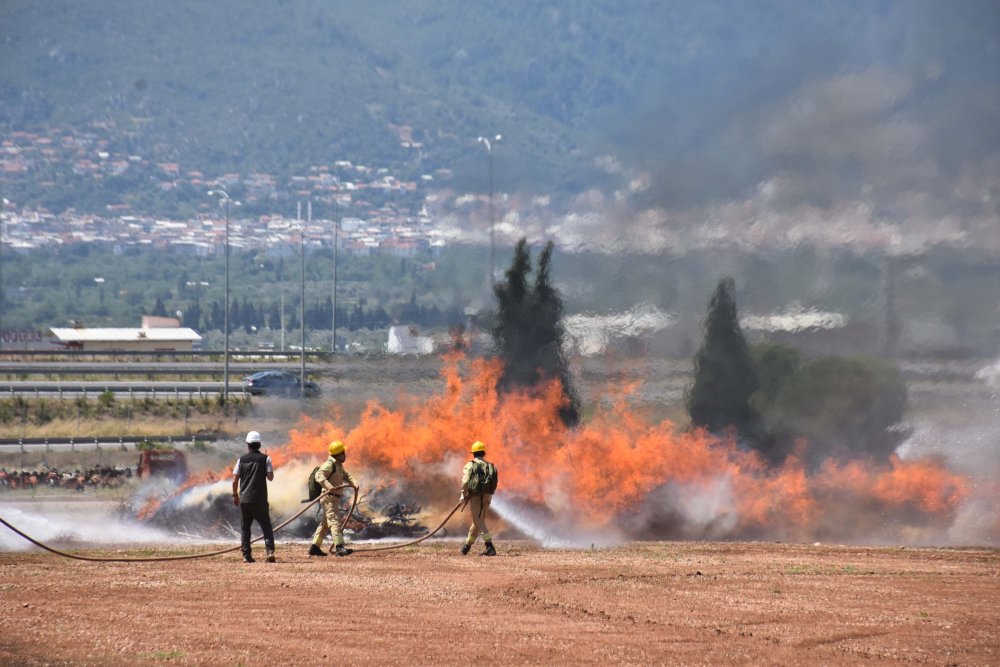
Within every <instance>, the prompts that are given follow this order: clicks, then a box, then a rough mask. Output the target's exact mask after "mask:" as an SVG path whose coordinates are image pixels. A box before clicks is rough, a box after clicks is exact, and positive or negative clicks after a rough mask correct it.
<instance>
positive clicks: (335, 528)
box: [312, 456, 357, 547]
mask: <svg viewBox="0 0 1000 667" xmlns="http://www.w3.org/2000/svg"><path fill="white" fill-rule="evenodd" d="M316 482H318V483H319V485H320V486H322V487H323V490H324V491H327V490H329V489H332V488H333V487H335V486H340V485H341V484H350V485H352V486H357V482H355V481H354V478H353V477H351V473H349V472H347V471H346V470H344V465H343V464H342V463H339V462H338V461H337V460H336V459H334V458H333V457H332V456H331V457H330V458H328V459H327V460H326V462H325V463H323V465H321V466H320V467H319V470H317V471H316ZM343 492H344V489H340V490H339V491H334V492H333V493H331V494H328V495H325V496H323V498H322V499H321V500H320V501H319V505H320V508H321V509H322V510H323V517H322V519H320V522H319V525H318V526H316V532H315V533H313V539H312V542H313V544H315V545H316V546H317V547H321V546H323V538H325V537H326V534H327V533H329V532H331V531H332V532H333V544H334V546H336V545H340V544H343V543H344V531H343V530H342V528H341V526H342V525H343V523H344V515H345V514H347V510H346V509H344V508H343V507H341V506H340V500H341V497H342V495H343Z"/></svg>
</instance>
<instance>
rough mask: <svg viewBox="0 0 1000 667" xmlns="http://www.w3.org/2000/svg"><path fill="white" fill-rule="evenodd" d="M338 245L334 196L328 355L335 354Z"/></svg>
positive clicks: (338, 227) (338, 212)
mask: <svg viewBox="0 0 1000 667" xmlns="http://www.w3.org/2000/svg"><path fill="white" fill-rule="evenodd" d="M339 245H340V204H339V202H338V201H337V197H336V195H334V197H333V322H332V323H331V326H330V329H331V332H330V335H331V337H332V339H333V340H332V341H331V345H330V353H331V354H337V273H338V270H337V269H338V266H337V264H338V257H337V250H338V248H337V246H339Z"/></svg>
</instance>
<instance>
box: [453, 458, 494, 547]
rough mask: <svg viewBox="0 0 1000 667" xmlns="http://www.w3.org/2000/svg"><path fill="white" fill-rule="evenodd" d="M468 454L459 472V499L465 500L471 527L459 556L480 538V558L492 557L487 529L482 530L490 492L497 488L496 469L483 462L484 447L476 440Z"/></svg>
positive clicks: (491, 493)
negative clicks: (467, 460)
mask: <svg viewBox="0 0 1000 667" xmlns="http://www.w3.org/2000/svg"><path fill="white" fill-rule="evenodd" d="M469 451H470V452H471V453H472V460H471V461H469V462H468V463H466V464H465V468H463V469H462V497H461V499H462V500H465V499H468V501H469V502H468V507H469V510H470V511H471V512H472V526H470V527H469V536H468V537H467V538H465V544H463V545H462V555H463V556H465V555H466V554H468V553H469V551H470V550H471V549H472V545H473V544H475V543H476V538H477V537H479V536H480V535H482V536H483V542H485V543H486V550H485V551H483V552H482V553H481V554H479V555H480V556H496V555H497V550H496V549H495V548H494V547H493V536H492V535H490V529H489V528H487V527H486V510H488V509H489V507H490V501H491V500H492V499H493V492H494V491H496V488H497V467H496V466H495V465H493V464H492V463H490V462H489V461H487V460H486V445H484V444H483V443H482V442H480V441H478V440H477V441H476V442H474V443H472V447H471V448H470V450H469Z"/></svg>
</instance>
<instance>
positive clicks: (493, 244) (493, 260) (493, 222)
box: [476, 134, 503, 286]
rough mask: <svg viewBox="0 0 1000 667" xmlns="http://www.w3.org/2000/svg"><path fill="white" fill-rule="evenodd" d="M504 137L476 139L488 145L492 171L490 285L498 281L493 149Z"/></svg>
mask: <svg viewBox="0 0 1000 667" xmlns="http://www.w3.org/2000/svg"><path fill="white" fill-rule="evenodd" d="M502 138H503V137H502V136H501V135H499V134H498V135H496V136H494V137H493V139H492V140H490V139H487V138H486V137H479V138H478V139H477V140H476V141H478V142H479V143H481V144H483V145H484V146H486V153H487V154H488V156H489V171H490V174H489V175H490V285H491V286H492V285H493V283H495V282H496V273H497V262H496V254H497V250H496V209H495V208H494V206H493V150H494V149H495V148H496V147H497V144H499V143H500V140H501V139H502Z"/></svg>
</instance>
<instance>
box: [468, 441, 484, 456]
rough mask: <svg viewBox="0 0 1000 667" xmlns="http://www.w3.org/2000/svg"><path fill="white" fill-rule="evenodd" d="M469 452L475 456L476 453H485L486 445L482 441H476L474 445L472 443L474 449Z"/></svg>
mask: <svg viewBox="0 0 1000 667" xmlns="http://www.w3.org/2000/svg"><path fill="white" fill-rule="evenodd" d="M469 451H470V452H472V453H473V454H475V453H476V452H485V451H486V445H484V444H483V443H482V442H481V441H480V440H476V441H475V442H474V443H472V448H471V449H470V450H469Z"/></svg>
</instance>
